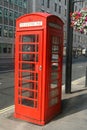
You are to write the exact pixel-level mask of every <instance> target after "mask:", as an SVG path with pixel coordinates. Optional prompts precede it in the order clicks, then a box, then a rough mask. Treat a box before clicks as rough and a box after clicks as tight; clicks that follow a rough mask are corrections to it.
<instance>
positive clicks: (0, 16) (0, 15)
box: [0, 7, 3, 23]
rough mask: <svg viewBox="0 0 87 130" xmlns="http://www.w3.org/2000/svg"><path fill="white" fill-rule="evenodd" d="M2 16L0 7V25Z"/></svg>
mask: <svg viewBox="0 0 87 130" xmlns="http://www.w3.org/2000/svg"><path fill="white" fill-rule="evenodd" d="M2 15H3V13H2V7H0V23H2Z"/></svg>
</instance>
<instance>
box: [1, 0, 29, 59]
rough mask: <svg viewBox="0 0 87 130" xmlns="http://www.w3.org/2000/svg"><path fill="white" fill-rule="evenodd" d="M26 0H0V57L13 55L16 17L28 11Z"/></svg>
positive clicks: (11, 56)
mask: <svg viewBox="0 0 87 130" xmlns="http://www.w3.org/2000/svg"><path fill="white" fill-rule="evenodd" d="M28 3H29V1H28V0H0V58H13V57H14V48H15V47H14V46H15V44H14V37H15V22H16V18H17V17H19V16H21V15H23V14H25V13H28V12H29V8H28Z"/></svg>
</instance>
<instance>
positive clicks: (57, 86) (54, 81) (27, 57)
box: [14, 13, 63, 125]
mask: <svg viewBox="0 0 87 130" xmlns="http://www.w3.org/2000/svg"><path fill="white" fill-rule="evenodd" d="M15 44H16V45H15V113H14V116H15V117H16V118H20V119H23V120H26V121H29V122H32V123H36V124H39V125H44V124H45V123H46V122H48V121H49V120H50V119H52V118H53V117H54V116H55V115H57V114H58V113H59V112H60V111H61V86H62V58H63V22H62V20H61V19H60V18H58V17H57V16H55V15H51V14H48V13H32V14H27V15H24V16H22V17H20V18H18V19H17V21H16V40H15Z"/></svg>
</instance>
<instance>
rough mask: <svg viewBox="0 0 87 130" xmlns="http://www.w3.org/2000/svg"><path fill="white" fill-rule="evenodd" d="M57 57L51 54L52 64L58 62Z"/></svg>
mask: <svg viewBox="0 0 87 130" xmlns="http://www.w3.org/2000/svg"><path fill="white" fill-rule="evenodd" d="M58 57H59V56H58V55H56V54H52V62H58Z"/></svg>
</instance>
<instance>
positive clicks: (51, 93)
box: [50, 89, 58, 97]
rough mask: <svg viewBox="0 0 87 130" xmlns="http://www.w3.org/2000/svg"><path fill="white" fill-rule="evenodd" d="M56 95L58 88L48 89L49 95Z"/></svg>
mask: <svg viewBox="0 0 87 130" xmlns="http://www.w3.org/2000/svg"><path fill="white" fill-rule="evenodd" d="M57 95H58V89H53V90H51V91H50V97H55V96H57Z"/></svg>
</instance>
